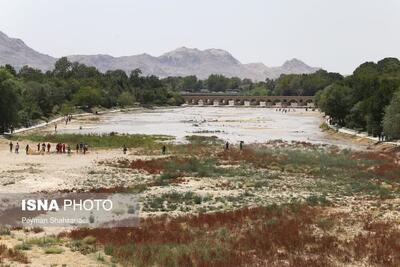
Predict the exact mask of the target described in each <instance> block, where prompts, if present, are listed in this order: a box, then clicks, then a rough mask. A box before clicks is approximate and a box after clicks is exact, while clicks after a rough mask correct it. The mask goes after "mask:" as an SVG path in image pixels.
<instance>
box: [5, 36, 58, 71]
mask: <svg viewBox="0 0 400 267" xmlns="http://www.w3.org/2000/svg"><path fill="white" fill-rule="evenodd" d="M55 61H56V59H55V58H53V57H51V56H48V55H45V54H41V53H39V52H37V51H35V50H33V49H32V48H30V47H29V46H27V45H26V44H25V43H24V42H23V41H22V40H20V39H15V38H10V37H8V36H7V35H5V34H4V33H2V32H1V31H0V65H5V64H10V65H12V66H14V67H15V68H17V69H20V68H22V67H23V66H24V65H29V66H31V67H34V68H38V69H41V70H50V69H52V68H53V65H54V62H55Z"/></svg>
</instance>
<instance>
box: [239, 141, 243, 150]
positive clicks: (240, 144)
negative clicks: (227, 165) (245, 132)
mask: <svg viewBox="0 0 400 267" xmlns="http://www.w3.org/2000/svg"><path fill="white" fill-rule="evenodd" d="M243 144H244V141H240V143H239V148H240V150H243Z"/></svg>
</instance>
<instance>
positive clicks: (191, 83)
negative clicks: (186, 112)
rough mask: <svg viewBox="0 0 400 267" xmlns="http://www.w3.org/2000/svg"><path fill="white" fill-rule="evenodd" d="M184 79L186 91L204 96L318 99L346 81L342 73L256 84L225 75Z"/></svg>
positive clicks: (287, 76) (285, 77)
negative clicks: (204, 93)
mask: <svg viewBox="0 0 400 267" xmlns="http://www.w3.org/2000/svg"><path fill="white" fill-rule="evenodd" d="M177 79H178V80H179V79H180V80H181V82H180V83H178V84H179V85H180V89H181V90H182V91H191V92H200V91H201V90H202V89H207V90H208V91H211V92H226V91H228V90H237V91H238V92H239V93H241V94H245V95H304V96H312V95H315V93H316V92H318V91H319V90H322V89H324V88H325V87H326V86H328V85H330V84H332V83H333V82H336V81H341V80H343V76H342V75H340V74H338V73H331V72H327V71H325V70H319V71H317V72H315V73H312V74H283V75H281V76H280V77H279V78H278V79H276V80H272V79H266V80H265V81H259V82H253V81H252V80H250V79H240V78H238V77H232V78H228V77H225V76H224V75H219V74H212V75H210V76H209V77H208V78H207V79H205V80H198V79H197V77H196V76H187V77H183V78H179V77H178V78H177Z"/></svg>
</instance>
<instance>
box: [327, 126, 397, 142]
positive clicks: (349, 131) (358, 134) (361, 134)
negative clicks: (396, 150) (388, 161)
mask: <svg viewBox="0 0 400 267" xmlns="http://www.w3.org/2000/svg"><path fill="white" fill-rule="evenodd" d="M325 124H326V126H328V127H329V129H331V130H333V131H335V133H338V134H340V135H342V136H345V135H347V136H349V135H350V136H353V137H359V138H362V139H367V140H370V141H373V142H375V144H387V145H392V146H395V147H398V146H400V140H399V141H379V139H378V138H377V137H373V136H370V135H368V134H367V133H366V132H359V131H356V130H353V129H349V128H346V127H338V126H335V125H330V124H329V123H328V120H325Z"/></svg>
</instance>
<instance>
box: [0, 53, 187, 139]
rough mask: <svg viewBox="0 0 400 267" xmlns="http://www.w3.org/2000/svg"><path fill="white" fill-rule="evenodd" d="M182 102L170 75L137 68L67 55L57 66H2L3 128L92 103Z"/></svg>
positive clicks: (0, 108) (0, 107)
mask: <svg viewBox="0 0 400 267" xmlns="http://www.w3.org/2000/svg"><path fill="white" fill-rule="evenodd" d="M136 102H138V103H140V104H143V105H180V104H182V103H183V99H182V97H181V96H180V94H179V93H178V92H177V91H176V90H173V86H171V84H169V81H168V80H165V81H163V80H161V79H159V78H158V77H156V76H153V75H150V76H142V75H141V71H140V70H139V69H135V70H133V71H132V72H131V73H130V74H129V75H127V74H126V73H125V72H124V71H122V70H113V71H107V72H106V73H101V72H100V71H98V70H97V69H96V68H95V67H89V66H86V65H84V64H80V63H77V62H70V61H68V59H67V58H65V57H64V58H61V59H59V60H58V61H57V62H56V63H55V66H54V70H53V71H47V72H45V73H43V72H42V71H41V70H38V69H34V68H31V67H28V66H24V67H23V68H21V69H20V70H19V71H16V70H15V69H14V68H13V67H12V66H10V65H5V66H3V67H0V132H1V133H2V132H5V131H9V130H10V129H12V128H16V127H19V126H29V125H31V124H32V123H34V122H35V121H38V120H47V119H48V118H50V117H51V116H54V115H56V114H60V115H65V114H70V113H73V112H75V111H76V110H77V109H81V110H89V109H91V108H93V107H97V106H98V107H104V108H111V107H117V106H120V107H126V106H131V105H134V104H135V103H136Z"/></svg>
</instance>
